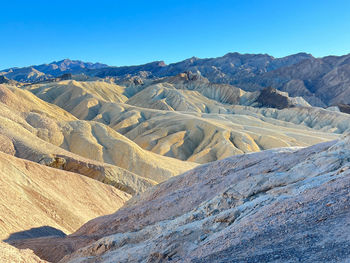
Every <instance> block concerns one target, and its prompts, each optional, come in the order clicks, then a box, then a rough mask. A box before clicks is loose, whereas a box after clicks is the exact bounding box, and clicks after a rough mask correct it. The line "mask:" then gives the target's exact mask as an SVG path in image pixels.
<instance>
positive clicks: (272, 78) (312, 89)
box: [0, 53, 350, 107]
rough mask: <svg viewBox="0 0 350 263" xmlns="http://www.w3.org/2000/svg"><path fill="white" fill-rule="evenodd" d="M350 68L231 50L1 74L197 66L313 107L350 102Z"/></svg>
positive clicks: (301, 56)
mask: <svg viewBox="0 0 350 263" xmlns="http://www.w3.org/2000/svg"><path fill="white" fill-rule="evenodd" d="M349 67H350V55H345V56H338V57H337V56H327V57H323V58H315V57H313V56H312V55H310V54H306V53H298V54H295V55H290V56H287V57H283V58H274V57H272V56H269V55H266V54H239V53H228V54H226V55H225V56H223V57H218V58H208V59H199V58H196V57H192V58H190V59H186V60H184V61H181V62H178V63H172V64H169V65H166V64H165V63H164V62H163V61H156V62H151V63H148V64H144V65H139V66H124V67H112V66H107V65H105V64H101V63H85V62H81V61H77V60H73V61H72V60H69V59H65V60H62V61H59V62H53V63H50V64H44V65H39V66H31V67H26V68H11V69H6V70H3V71H1V72H0V74H1V75H3V76H6V77H7V78H8V79H12V80H16V81H22V82H37V81H43V80H48V79H51V78H53V77H58V76H61V75H62V74H64V73H70V74H73V75H74V74H84V75H86V76H89V77H95V78H96V77H98V78H106V77H114V78H117V79H119V80H123V79H125V78H130V77H135V76H136V77H140V78H141V79H142V80H149V79H153V80H154V79H156V78H161V77H166V76H167V77H168V76H175V75H178V74H180V73H183V72H188V71H191V72H193V73H199V74H201V76H203V77H205V78H207V79H208V80H209V81H210V82H211V83H215V84H230V85H233V86H235V87H238V88H241V89H242V90H245V91H257V90H262V89H264V88H266V87H273V88H276V89H278V90H281V91H285V92H288V93H289V94H290V96H292V97H303V98H304V99H305V100H306V101H307V102H308V103H310V104H311V105H313V106H319V107H327V106H333V105H337V104H349V103H350V99H349V96H348V93H347V92H348V91H347V87H348V86H349V84H350V76H349V73H348V72H349Z"/></svg>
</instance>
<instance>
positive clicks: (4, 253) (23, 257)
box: [0, 241, 47, 263]
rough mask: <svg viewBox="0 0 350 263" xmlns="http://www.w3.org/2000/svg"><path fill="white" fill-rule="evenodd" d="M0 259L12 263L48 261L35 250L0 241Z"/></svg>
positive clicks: (41, 262) (42, 262) (40, 262)
mask: <svg viewBox="0 0 350 263" xmlns="http://www.w3.org/2000/svg"><path fill="white" fill-rule="evenodd" d="M0 259H1V262H4V263H6V262H9V263H10V262H11V263H45V262H47V261H45V260H42V259H40V258H39V257H38V256H36V255H35V254H34V253H33V251H31V250H29V249H25V250H24V249H17V248H15V247H13V246H11V245H8V244H6V243H4V242H1V241H0Z"/></svg>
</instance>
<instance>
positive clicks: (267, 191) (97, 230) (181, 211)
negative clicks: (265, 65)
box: [15, 137, 350, 262]
mask: <svg viewBox="0 0 350 263" xmlns="http://www.w3.org/2000/svg"><path fill="white" fill-rule="evenodd" d="M349 145H350V139H349V137H346V138H344V139H343V140H341V141H338V142H337V141H332V142H327V143H322V144H318V145H315V146H312V147H309V148H305V149H296V148H284V149H279V150H268V151H263V152H260V153H253V154H246V155H239V156H234V157H230V158H227V159H224V160H221V161H217V162H213V163H210V164H206V165H202V166H200V167H198V168H196V169H194V170H192V171H189V172H187V173H185V174H183V175H181V176H177V177H174V178H172V179H170V180H168V181H167V182H165V183H162V184H160V185H157V186H155V187H154V188H152V189H151V191H148V192H146V193H143V194H142V195H139V196H136V197H134V198H133V199H131V200H130V201H129V202H128V203H127V205H126V206H125V207H123V208H122V209H120V210H119V211H118V212H116V213H115V214H112V215H108V216H104V217H100V218H97V219H94V220H92V221H90V222H89V223H87V224H85V225H84V226H83V227H81V228H80V229H79V230H78V231H77V232H76V233H74V234H73V235H71V236H68V237H65V238H51V239H46V240H45V241H43V240H42V239H40V238H39V239H34V240H27V241H21V242H17V243H15V245H16V246H17V247H20V248H30V249H33V250H34V251H35V252H36V253H37V254H38V255H40V256H41V257H42V258H44V259H49V260H53V261H57V260H58V259H59V258H61V257H63V256H64V255H65V254H66V253H69V252H68V251H71V252H73V254H72V255H67V256H66V257H65V258H64V259H63V260H62V261H61V262H114V261H115V260H118V262H255V261H258V262H281V261H284V262H285V261H288V262H295V261H298V260H299V261H300V260H301V261H303V262H315V261H317V262H329V261H332V262H344V260H345V259H349V258H350V253H349V249H348V247H349V246H350V240H349V236H350V235H349V234H350V233H349V228H348V224H349V222H348V218H349V215H350V210H349V208H350V207H349V205H348V202H349V186H350V179H349V178H350V176H349V175H350V174H349V172H350V170H349V167H350V163H349V159H348V156H349V149H350V147H349ZM97 237H100V238H101V239H100V240H98V241H96V242H95V241H94V240H96V238H97ZM58 245H59V246H60V247H61V248H60V249H53V248H55V247H57V246H58ZM84 246H86V247H84ZM39 248H40V249H39ZM79 248H80V249H79Z"/></svg>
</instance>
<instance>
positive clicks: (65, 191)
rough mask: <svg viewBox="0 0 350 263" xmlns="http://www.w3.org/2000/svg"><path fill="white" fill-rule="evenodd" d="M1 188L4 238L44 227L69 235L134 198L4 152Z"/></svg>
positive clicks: (0, 158)
mask: <svg viewBox="0 0 350 263" xmlns="http://www.w3.org/2000/svg"><path fill="white" fill-rule="evenodd" d="M0 188H1V190H0V200H1V203H0V239H6V238H8V236H9V235H10V234H11V233H12V234H13V233H16V232H19V231H24V230H29V229H31V228H37V227H43V226H50V227H53V228H56V229H59V230H61V231H63V232H64V233H66V234H69V233H71V232H73V231H75V230H76V229H77V228H78V227H79V226H81V225H82V224H83V223H84V222H86V221H88V220H90V219H92V218H94V217H96V216H98V215H103V214H108V213H111V212H114V211H115V210H117V209H119V208H120V207H121V206H122V205H123V204H124V202H125V201H126V200H128V199H129V198H130V195H128V194H126V193H125V192H122V191H120V190H118V189H116V188H114V187H112V186H108V185H106V184H103V183H100V182H98V181H96V180H93V179H90V178H87V177H85V176H81V175H78V174H75V173H70V172H66V171H61V170H57V169H53V168H50V167H47V166H43V165H39V164H36V163H33V162H30V161H26V160H23V159H19V158H16V157H13V156H10V155H7V154H4V153H0ZM39 232H40V231H39ZM28 235H29V237H30V234H28ZM24 236H25V235H24Z"/></svg>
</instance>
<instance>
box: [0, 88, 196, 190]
mask: <svg viewBox="0 0 350 263" xmlns="http://www.w3.org/2000/svg"><path fill="white" fill-rule="evenodd" d="M0 91H2V96H0V102H1V103H0V108H1V109H2V110H1V112H0V118H1V119H2V121H1V123H0V127H1V129H0V134H2V137H1V138H0V140H2V141H3V145H7V146H6V147H5V146H4V150H3V151H5V148H6V149H7V150H6V151H9V152H7V153H10V154H11V150H10V149H11V147H12V148H13V150H12V154H15V155H16V156H18V157H21V158H25V159H29V160H32V161H36V162H39V161H41V160H43V159H46V158H47V157H49V158H52V157H55V156H57V155H59V156H60V157H63V156H62V155H64V156H69V157H71V158H74V159H84V158H79V157H77V156H76V155H79V156H82V157H85V158H88V159H91V160H94V161H97V162H105V163H109V164H111V165H115V166H118V167H120V168H115V169H114V170H118V173H119V174H121V173H122V174H124V175H126V176H128V177H130V178H133V179H131V180H133V181H140V184H139V185H140V187H141V188H143V190H144V189H145V187H143V186H142V184H143V185H145V183H146V184H147V182H145V179H142V178H148V179H150V180H151V181H153V182H154V181H157V182H160V181H163V180H165V179H167V178H169V177H171V176H174V175H177V174H180V173H182V172H184V171H186V170H189V169H191V168H193V167H195V166H196V164H194V163H185V162H182V161H179V160H176V159H172V158H168V157H163V156H158V155H156V154H154V153H151V152H148V151H145V150H143V149H141V148H140V147H139V146H138V145H137V144H135V143H134V142H132V141H130V140H129V139H128V138H126V137H124V136H123V135H121V134H119V133H117V132H116V131H114V130H112V129H111V128H109V127H107V126H106V125H104V124H101V123H96V122H91V121H80V120H77V119H76V118H75V117H73V116H72V115H71V114H69V113H68V112H66V111H64V110H63V109H61V108H59V107H57V106H55V105H52V104H49V103H47V102H44V101H42V100H40V99H39V98H37V97H36V96H34V95H33V94H32V93H30V92H28V91H25V90H21V89H18V88H16V87H11V86H6V85H0ZM18 98H21V100H19V99H18ZM23 102H25V103H23ZM22 104H24V105H23V106H22ZM57 146H59V147H60V148H59V147H57ZM65 150H66V151H65ZM68 151H69V152H71V153H73V154H70V153H69V152H68ZM74 154H75V155H74ZM48 155H54V156H48ZM63 158H64V157H63ZM85 162H87V161H85ZM90 162H91V163H94V162H93V161H90ZM44 163H46V161H44ZM95 163H96V162H95ZM111 165H107V164H106V165H102V166H104V167H106V166H107V167H112V166H111ZM100 166H101V164H100ZM63 168H67V166H63ZM122 168H124V169H126V170H128V171H129V173H128V172H127V171H125V170H124V169H122ZM103 169H104V168H103ZM80 173H82V174H85V175H87V174H86V173H83V172H82V171H80ZM127 174H128V175H127ZM135 174H136V175H138V176H140V177H139V178H138V177H137V176H136V175H135ZM124 175H122V176H124ZM91 177H92V176H91ZM95 177H97V176H95ZM104 177H105V176H104ZM117 177H118V176H117ZM119 178H120V177H119ZM115 179H118V178H115ZM131 180H130V181H129V182H130V183H132V181H131ZM117 181H118V180H117ZM146 181H147V180H146ZM119 182H120V181H119ZM143 182H145V183H143ZM148 184H149V183H148ZM129 186H130V185H127V187H129ZM130 187H132V188H133V189H134V190H135V187H136V188H137V187H138V186H137V185H135V184H133V185H132V186H130ZM138 190H141V189H138ZM138 190H137V189H136V192H137V191H138ZM134 192H135V191H134Z"/></svg>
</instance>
